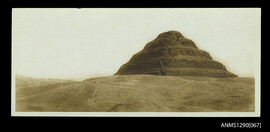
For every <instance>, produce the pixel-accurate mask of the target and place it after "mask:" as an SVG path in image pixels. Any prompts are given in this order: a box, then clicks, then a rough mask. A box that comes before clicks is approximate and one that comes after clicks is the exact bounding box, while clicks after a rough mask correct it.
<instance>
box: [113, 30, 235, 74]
mask: <svg viewBox="0 0 270 132" xmlns="http://www.w3.org/2000/svg"><path fill="white" fill-rule="evenodd" d="M131 74H151V75H164V76H207V77H217V78H226V77H237V75H235V74H233V73H231V72H229V71H227V69H226V68H225V66H224V65H223V64H221V63H220V62H218V61H215V60H213V59H212V57H211V56H210V54H209V53H208V52H206V51H203V50H200V49H199V48H198V47H197V46H196V44H195V43H194V42H193V41H192V40H190V39H188V38H185V37H184V36H183V35H182V34H181V33H180V32H178V31H168V32H164V33H161V34H159V35H158V36H157V38H156V39H154V40H153V41H151V42H149V43H147V44H146V45H145V47H144V48H143V50H141V51H140V52H138V53H136V54H135V55H133V56H132V58H131V59H130V60H129V61H128V62H127V63H126V64H124V65H122V66H121V67H120V69H119V70H118V71H117V72H116V73H115V75H131Z"/></svg>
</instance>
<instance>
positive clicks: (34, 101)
mask: <svg viewBox="0 0 270 132" xmlns="http://www.w3.org/2000/svg"><path fill="white" fill-rule="evenodd" d="M26 80H27V79H26ZM25 82H27V81H25ZM254 83H255V81H254V79H253V78H239V77H235V78H211V77H191V76H155V75H114V76H108V77H99V78H90V79H87V80H84V81H82V82H71V81H68V82H65V81H64V82H57V81H55V82H53V83H49V84H48V83H47V84H46V83H45V82H43V84H45V85H40V86H39V85H35V87H31V85H30V84H29V85H25V84H24V86H25V87H24V88H23V89H22V86H20V84H18V85H17V88H16V111H18V112H24V111H31V112H57V111H59V112H225V111H230V112H250V111H254V107H255V106H254V99H255V94H254V90H255V86H254ZM18 87H19V88H18Z"/></svg>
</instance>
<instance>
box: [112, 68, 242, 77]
mask: <svg viewBox="0 0 270 132" xmlns="http://www.w3.org/2000/svg"><path fill="white" fill-rule="evenodd" d="M132 74H151V75H164V76H165V75H166V76H207V77H216V78H227V77H237V75H235V74H233V73H231V72H228V71H225V70H218V69H208V68H205V69H201V68H154V69H151V70H144V69H141V70H137V71H136V72H132V71H125V72H123V73H116V75H132Z"/></svg>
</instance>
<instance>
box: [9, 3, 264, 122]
mask: <svg viewBox="0 0 270 132" xmlns="http://www.w3.org/2000/svg"><path fill="white" fill-rule="evenodd" d="M11 74H12V75H11V77H12V84H11V92H12V99H11V104H12V105H11V114H12V116H72V117H77V116H78V117H80V116H86V117H260V114H261V113H260V109H261V100H260V97H261V93H260V91H261V87H260V81H261V9H260V8H13V9H12V73H11Z"/></svg>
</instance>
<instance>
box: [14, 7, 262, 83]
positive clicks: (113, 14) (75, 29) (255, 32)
mask: <svg viewBox="0 0 270 132" xmlns="http://www.w3.org/2000/svg"><path fill="white" fill-rule="evenodd" d="M260 17H261V16H260V9H236V8H235V9H213V8H212V9H199V8H198V9H194V8H193V9H179V8H178V9H177V8H171V9H166V8H161V9H158V8H155V9H153V8H152V9H151V8H150V9H132V8H126V9H116V8H112V9H102V8H94V9H68V8H62V9H33V8H32V9H30V8H29V9H23V8H21V9H16V8H15V9H13V10H12V48H13V52H12V53H13V63H12V64H13V72H14V73H17V74H22V75H27V76H32V77H52V78H63V79H85V78H89V77H96V76H105V75H113V74H114V73H115V72H116V71H117V70H118V69H119V68H120V66H121V65H122V64H124V63H126V62H127V61H128V60H129V59H130V58H131V57H132V55H133V54H135V53H137V52H138V51H140V50H142V49H143V47H144V46H145V44H146V43H147V42H149V41H151V40H153V39H155V38H156V37H157V35H158V34H160V33H162V32H166V31H169V30H177V31H180V32H181V33H182V34H183V35H184V36H185V37H187V38H190V39H192V40H193V41H194V42H195V43H196V44H197V46H198V47H199V48H200V49H202V50H205V51H208V52H209V53H210V55H211V56H212V57H213V59H214V60H217V61H219V62H221V63H223V64H224V65H225V66H226V68H227V70H229V71H231V72H233V73H235V74H237V75H239V76H254V74H255V67H256V66H258V65H257V62H256V59H258V58H259V54H260V23H261V22H260Z"/></svg>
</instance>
